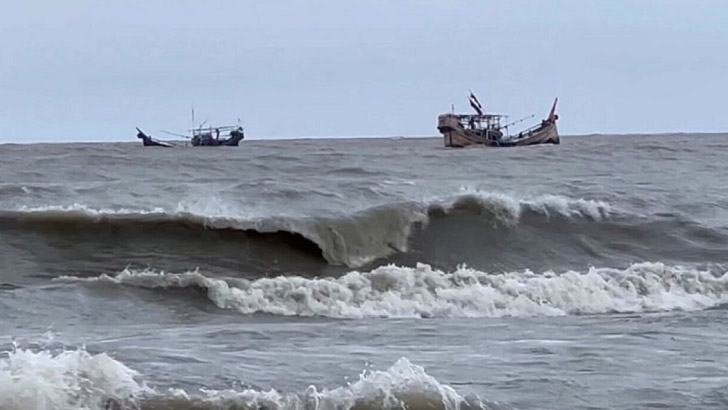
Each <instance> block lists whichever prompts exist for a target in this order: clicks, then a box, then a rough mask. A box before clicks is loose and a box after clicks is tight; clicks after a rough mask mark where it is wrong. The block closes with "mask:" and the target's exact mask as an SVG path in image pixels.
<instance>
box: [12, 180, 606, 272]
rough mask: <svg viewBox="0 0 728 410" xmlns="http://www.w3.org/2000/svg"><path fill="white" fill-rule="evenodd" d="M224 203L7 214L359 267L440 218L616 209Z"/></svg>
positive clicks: (492, 200)
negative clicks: (296, 245)
mask: <svg viewBox="0 0 728 410" xmlns="http://www.w3.org/2000/svg"><path fill="white" fill-rule="evenodd" d="M235 209H236V208H234V207H232V208H229V207H227V206H222V205H220V204H217V203H216V205H215V206H213V207H210V206H205V205H204V204H202V205H200V204H197V203H196V204H195V205H194V206H188V205H185V204H179V205H178V206H177V207H175V208H174V209H165V208H151V209H140V210H135V209H94V208H90V207H88V206H85V205H83V204H74V205H70V206H45V207H37V208H21V209H19V210H16V211H4V212H1V213H0V216H1V217H4V218H8V217H10V218H17V219H20V220H24V221H30V222H37V223H69V222H73V223H89V224H92V226H89V227H88V228H89V229H94V227H95V225H97V224H99V223H107V224H126V225H128V224H137V225H139V226H147V225H151V224H165V223H167V224H169V223H171V224H184V225H189V226H197V227H199V228H201V229H216V230H239V231H250V232H257V233H272V234H275V233H280V232H287V233H292V234H296V235H300V236H301V237H303V238H305V239H306V240H307V241H310V242H311V243H313V244H315V246H316V247H317V248H318V249H319V250H320V251H321V256H323V258H324V259H325V260H326V261H327V262H328V263H330V264H332V265H339V266H347V267H349V268H359V267H362V266H364V265H366V264H368V263H371V262H373V261H375V260H380V259H383V258H387V257H389V256H392V255H394V254H397V253H404V252H407V251H408V250H409V246H410V240H411V239H412V237H413V235H414V234H415V233H416V232H417V231H418V230H421V229H424V228H425V227H426V226H427V225H428V224H429V223H430V222H431V220H432V219H433V218H446V217H447V216H448V215H452V214H467V215H471V216H474V217H478V218H485V219H488V220H490V221H492V222H493V223H495V224H497V223H503V224H515V223H518V221H519V219H520V218H521V216H522V215H524V214H527V213H531V214H536V215H540V216H543V217H545V218H550V217H553V216H561V217H564V218H588V219H591V220H595V221H599V220H602V219H604V218H607V217H608V216H609V215H610V214H611V213H612V209H611V206H610V205H609V204H607V203H604V202H601V201H594V200H585V199H572V198H567V197H561V196H555V195H546V196H538V197H531V198H516V197H513V196H509V195H506V194H500V193H489V192H464V193H459V194H457V195H454V196H450V197H445V198H436V199H428V200H423V201H422V202H400V203H391V204H385V205H380V206H376V207H372V208H368V209H365V210H362V211H358V212H354V213H352V214H349V215H343V216H342V215H317V216H305V217H303V216H299V217H293V216H282V215H265V214H258V213H252V214H251V213H246V212H244V211H242V210H239V211H236V210H235Z"/></svg>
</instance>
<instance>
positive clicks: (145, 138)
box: [137, 128, 172, 148]
mask: <svg viewBox="0 0 728 410" xmlns="http://www.w3.org/2000/svg"><path fill="white" fill-rule="evenodd" d="M137 131H138V133H137V138H139V139H140V140H142V145H143V146H145V147H165V148H171V147H172V144H170V143H168V142H164V141H159V140H156V139H154V138H152V137H150V136H149V135H147V134H145V133H144V132H142V130H140V129H139V128H137Z"/></svg>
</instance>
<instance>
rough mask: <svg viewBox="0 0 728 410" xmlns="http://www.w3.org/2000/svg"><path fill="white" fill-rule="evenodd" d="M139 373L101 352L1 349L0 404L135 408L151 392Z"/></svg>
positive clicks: (26, 408) (11, 407)
mask: <svg viewBox="0 0 728 410" xmlns="http://www.w3.org/2000/svg"><path fill="white" fill-rule="evenodd" d="M138 377H139V374H138V373H137V372H136V371H134V370H131V369H129V368H128V367H126V366H125V365H124V364H122V363H120V362H118V361H116V360H114V359H113V358H111V357H109V356H108V355H106V354H105V353H101V354H96V355H92V354H90V353H88V352H86V351H85V350H82V349H80V350H66V351H61V352H50V351H45V350H41V351H32V350H26V349H21V348H15V349H13V350H12V351H8V352H4V353H2V354H0V409H3V410H31V409H32V410H66V409H68V410H71V409H74V410H76V409H80V410H97V409H104V410H107V409H124V410H131V409H136V407H135V405H134V401H135V400H136V398H138V397H140V396H141V395H142V394H144V393H146V392H149V391H150V390H149V389H148V388H147V387H146V386H144V385H143V383H141V382H139V381H138Z"/></svg>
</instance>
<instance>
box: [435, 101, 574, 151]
mask: <svg viewBox="0 0 728 410" xmlns="http://www.w3.org/2000/svg"><path fill="white" fill-rule="evenodd" d="M469 100H470V106H471V107H473V109H474V110H475V112H476V114H455V113H448V114H441V115H440V116H439V117H438V122H437V129H438V131H440V133H442V135H443V138H444V142H445V146H446V147H455V148H462V147H468V146H477V145H480V146H486V147H518V146H523V145H537V144H559V143H560V138H559V131H558V129H557V128H556V120H558V119H559V116H558V115H556V102H557V101H558V98H557V99H555V100H554V104H553V105H552V106H551V111H550V112H549V115H548V117H547V118H546V119H545V120H542V121H541V123H540V124H537V125H534V126H532V127H530V128H526V129H525V130H522V131H520V132H518V133H517V134H510V133H509V128H510V127H511V126H513V125H515V124H518V123H519V122H522V121H524V120H526V119H527V118H531V117H533V115H532V116H530V117H526V118H523V119H520V120H518V121H515V122H512V123H507V124H502V120H503V119H507V118H508V116H507V115H501V114H486V113H485V112H484V111H483V107H482V105H481V104H480V101H478V98H477V97H476V96H475V94H473V93H472V92H470V96H469Z"/></svg>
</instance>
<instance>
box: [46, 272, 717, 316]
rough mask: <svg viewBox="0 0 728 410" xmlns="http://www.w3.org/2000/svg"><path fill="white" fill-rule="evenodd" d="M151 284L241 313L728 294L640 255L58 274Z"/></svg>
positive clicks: (596, 308)
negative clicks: (503, 269) (489, 263)
mask: <svg viewBox="0 0 728 410" xmlns="http://www.w3.org/2000/svg"><path fill="white" fill-rule="evenodd" d="M60 280H65V281H82V282H102V283H110V284H120V285H129V286H137V287H143V288H151V289H165V288H187V287H199V288H203V289H206V290H207V297H208V298H209V299H210V300H211V301H212V302H213V303H214V304H215V305H216V306H218V307H220V308H223V309H232V310H236V311H238V312H240V313H243V314H254V313H268V314H274V315H282V316H323V317H331V318H365V317H388V318H390V317H423V318H429V317H499V316H555V315H568V314H600V313H615V312H656V311H669V310H698V309H705V308H710V307H714V306H716V305H719V304H722V303H726V302H728V273H726V274H723V275H722V276H715V275H713V274H712V273H710V272H707V271H700V270H696V269H690V268H684V267H671V266H666V265H664V264H662V263H639V264H634V265H631V266H630V267H628V268H627V269H624V270H620V269H611V268H590V269H589V270H588V271H587V272H585V273H580V272H576V271H567V272H563V273H555V272H553V271H549V272H545V273H543V274H535V273H533V272H531V271H522V272H510V273H501V274H489V273H485V272H481V271H478V270H475V269H470V268H467V267H460V268H459V269H457V270H456V271H454V272H452V273H446V272H443V271H440V270H437V269H434V268H432V267H431V266H430V265H426V264H417V266H416V267H414V268H410V267H399V266H395V265H388V266H382V267H379V268H376V269H374V270H372V271H370V272H358V271H353V272H349V273H347V274H346V275H344V276H341V277H338V278H332V277H328V278H315V279H311V278H304V277H300V276H278V277H275V278H261V279H257V280H253V281H249V280H245V279H236V278H213V277H208V276H205V275H203V274H202V273H200V272H197V271H195V272H186V273H177V274H175V273H172V274H170V273H164V272H155V271H136V270H131V269H127V270H125V271H123V272H121V273H119V274H118V275H116V276H109V275H105V274H104V275H101V276H99V277H94V278H78V277H73V276H64V277H62V278H60Z"/></svg>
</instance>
